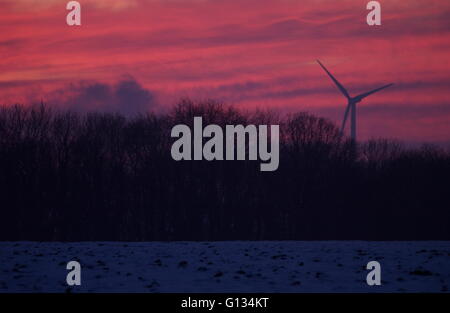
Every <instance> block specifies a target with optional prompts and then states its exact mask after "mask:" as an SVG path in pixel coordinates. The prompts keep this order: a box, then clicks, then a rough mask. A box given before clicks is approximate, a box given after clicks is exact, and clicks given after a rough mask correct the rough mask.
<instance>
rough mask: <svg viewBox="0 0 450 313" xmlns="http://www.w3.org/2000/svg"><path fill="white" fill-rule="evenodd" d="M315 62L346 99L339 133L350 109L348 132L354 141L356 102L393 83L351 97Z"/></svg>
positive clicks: (342, 130)
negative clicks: (349, 128) (349, 127)
mask: <svg viewBox="0 0 450 313" xmlns="http://www.w3.org/2000/svg"><path fill="white" fill-rule="evenodd" d="M317 63H319V65H320V66H321V67H322V68H323V69H324V70H325V72H326V73H327V74H328V76H330V78H331V80H332V81H333V82H334V83H335V84H336V86H337V87H338V88H339V90H340V91H341V92H342V94H343V95H344V96H345V97H346V98H347V101H348V102H347V108H346V109H345V114H344V120H343V121H342V127H341V133H343V132H344V128H345V122H346V121H347V117H348V112H349V111H350V110H351V114H352V116H351V131H350V133H351V138H352V140H353V141H356V104H357V103H358V102H361V100H362V99H364V98H365V97H367V96H369V95H371V94H373V93H375V92H378V91H380V90H382V89H384V88H387V87H389V86H392V85H393V84H388V85H384V86H382V87H379V88H377V89H374V90H371V91H368V92H365V93H362V94H360V95H357V96H355V97H351V96H350V94H349V93H348V91H347V90H346V89H345V88H344V86H342V84H341V83H340V82H338V80H337V79H336V78H335V77H334V76H333V75H331V73H330V72H329V71H328V70H327V69H326V68H325V66H323V64H322V63H320V61H319V60H317Z"/></svg>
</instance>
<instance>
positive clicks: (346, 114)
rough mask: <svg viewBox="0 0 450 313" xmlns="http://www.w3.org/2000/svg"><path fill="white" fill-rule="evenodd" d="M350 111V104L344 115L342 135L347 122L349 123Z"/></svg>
mask: <svg viewBox="0 0 450 313" xmlns="http://www.w3.org/2000/svg"><path fill="white" fill-rule="evenodd" d="M349 111H350V103H349V104H348V105H347V108H346V109H345V114H344V120H343V121H342V127H341V133H344V128H345V122H347V117H348V112H349Z"/></svg>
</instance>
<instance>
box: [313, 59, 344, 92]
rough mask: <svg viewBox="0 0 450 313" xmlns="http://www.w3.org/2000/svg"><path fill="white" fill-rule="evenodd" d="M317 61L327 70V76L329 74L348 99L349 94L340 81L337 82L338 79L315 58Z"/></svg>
mask: <svg viewBox="0 0 450 313" xmlns="http://www.w3.org/2000/svg"><path fill="white" fill-rule="evenodd" d="M317 63H319V65H320V66H321V67H322V68H323V69H324V71H325V72H327V74H328V76H330V78H331V79H332V80H333V82H334V83H335V84H336V86H337V87H338V88H339V90H340V91H341V92H342V94H343V95H344V96H345V97H346V98H347V99H350V95H349V94H348V92H347V90H346V89H345V88H344V86H342V85H341V83H340V82H338V80H337V79H336V78H335V77H334V76H333V75H331V73H330V72H328V70H327V69H326V67H325V66H323V64H322V63H320V61H319V60H317Z"/></svg>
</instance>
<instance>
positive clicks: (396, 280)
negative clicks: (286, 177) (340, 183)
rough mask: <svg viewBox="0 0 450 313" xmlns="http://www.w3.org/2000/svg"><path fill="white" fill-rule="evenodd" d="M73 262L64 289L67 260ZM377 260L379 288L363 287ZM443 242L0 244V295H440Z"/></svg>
mask: <svg viewBox="0 0 450 313" xmlns="http://www.w3.org/2000/svg"><path fill="white" fill-rule="evenodd" d="M71 260H78V261H79V262H80V264H81V267H82V270H81V286H76V287H71V288H68V287H67V285H66V283H65V281H66V274H67V273H68V271H67V270H66V264H67V262H69V261H71ZM372 260H377V261H379V262H380V264H381V275H382V285H381V286H374V287H369V286H367V284H366V275H367V273H368V272H369V271H368V270H366V264H367V263H368V262H369V261H372ZM449 287H450V242H444V241H434V242H431V241H424V242H420V241H418V242H363V241H324V242H317V241H316V242H303V241H281V242H276V241H262V242H261V241H260V242H245V241H236V242H172V243H163V242H144V243H142V242H133V243H131V242H129V243H123V242H79V243H53V242H52V243H48V242H43V243H38V242H0V292H66V291H71V292H448V290H449Z"/></svg>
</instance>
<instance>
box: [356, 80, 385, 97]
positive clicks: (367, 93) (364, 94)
mask: <svg viewBox="0 0 450 313" xmlns="http://www.w3.org/2000/svg"><path fill="white" fill-rule="evenodd" d="M392 85H393V84H387V85H384V86H382V87H380V88H377V89H374V90H371V91H369V92H365V93H362V94H360V95H358V96H356V97H355V98H357V99H359V100H361V99H364V98H365V97H367V96H369V95H371V94H373V93H375V92H378V91H380V90H381V89H384V88H387V87H389V86H392Z"/></svg>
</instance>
